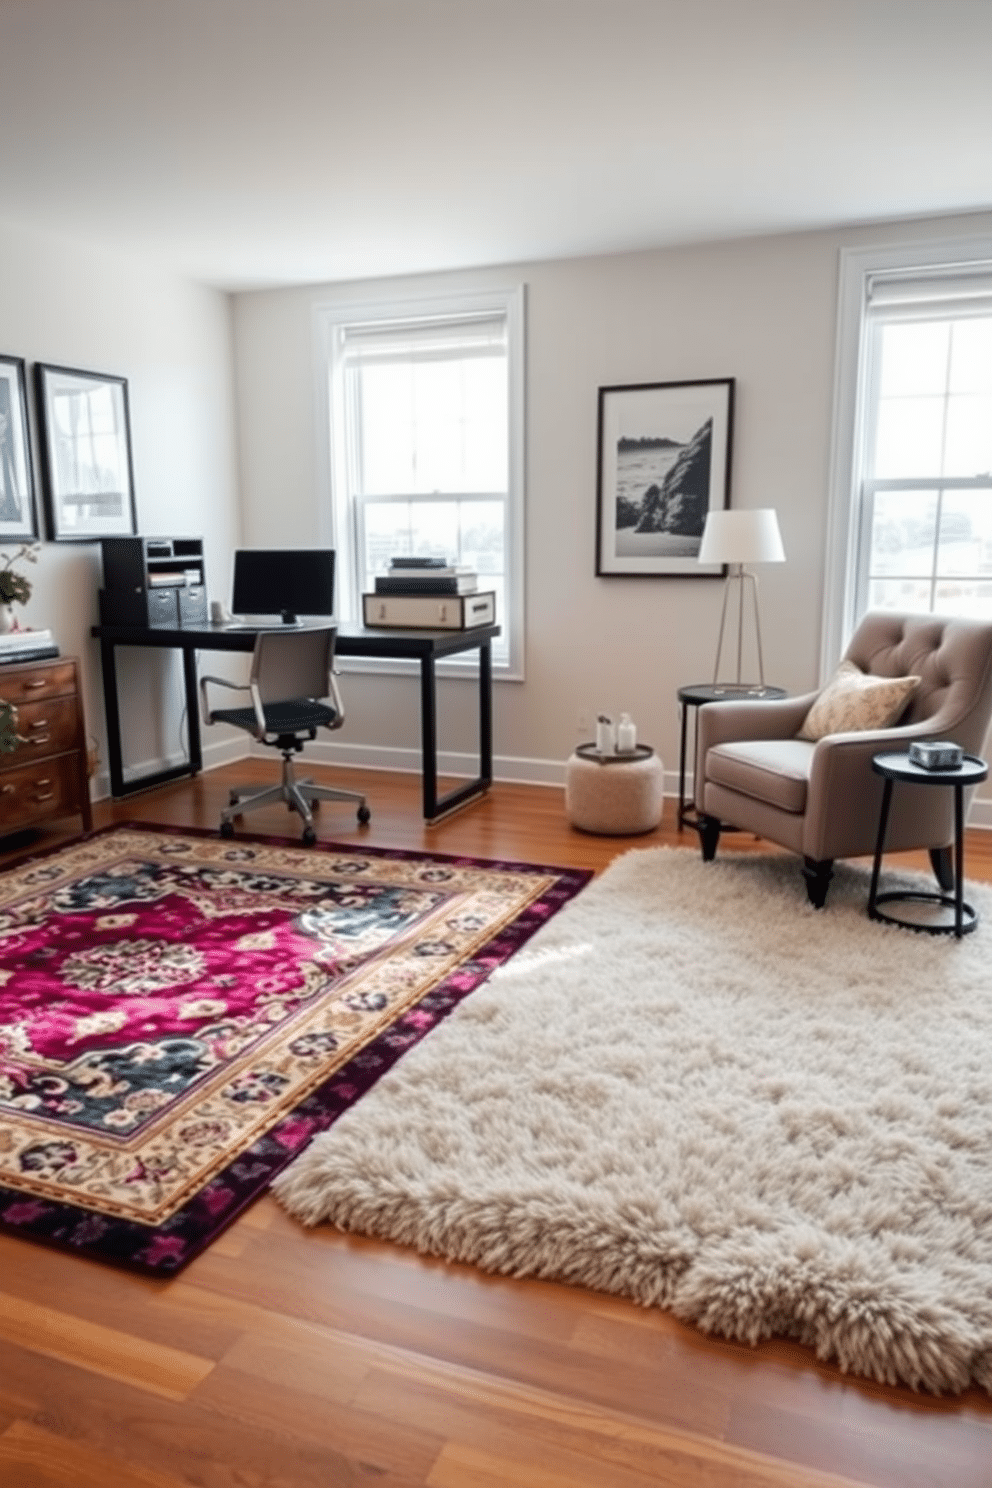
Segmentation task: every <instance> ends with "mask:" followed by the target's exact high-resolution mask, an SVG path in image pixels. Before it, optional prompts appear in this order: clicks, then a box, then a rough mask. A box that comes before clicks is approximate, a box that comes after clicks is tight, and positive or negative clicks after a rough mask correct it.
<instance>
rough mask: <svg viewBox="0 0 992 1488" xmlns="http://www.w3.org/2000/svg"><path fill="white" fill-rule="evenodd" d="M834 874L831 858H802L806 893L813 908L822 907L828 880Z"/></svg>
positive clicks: (828, 884) (828, 883)
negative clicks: (818, 859)
mask: <svg viewBox="0 0 992 1488" xmlns="http://www.w3.org/2000/svg"><path fill="white" fill-rule="evenodd" d="M833 876H834V864H833V859H832V858H823V859H822V860H820V861H817V859H816V858H803V877H804V878H805V880H806V893H807V896H808V898H809V902H810V904H812V906H813V908H814V909H822V908H823V906H824V904H825V903H826V901H827V890H828V889H829V887H830V880H831V879H832V878H833Z"/></svg>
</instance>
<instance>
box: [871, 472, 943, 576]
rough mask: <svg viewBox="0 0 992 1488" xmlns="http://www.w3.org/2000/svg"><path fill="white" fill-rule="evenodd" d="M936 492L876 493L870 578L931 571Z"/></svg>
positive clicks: (922, 573) (935, 517) (919, 573)
mask: <svg viewBox="0 0 992 1488" xmlns="http://www.w3.org/2000/svg"><path fill="white" fill-rule="evenodd" d="M936 524H937V493H936V491H879V492H878V493H877V494H876V496H875V510H874V520H873V522H872V531H871V553H870V557H869V561H868V571H869V573H870V574H872V576H876V575H877V576H882V575H885V574H901V575H904V576H906V577H913V576H915V575H921V576H922V575H928V574H930V573H931V572H932V571H933V545H934V539H935V537H936Z"/></svg>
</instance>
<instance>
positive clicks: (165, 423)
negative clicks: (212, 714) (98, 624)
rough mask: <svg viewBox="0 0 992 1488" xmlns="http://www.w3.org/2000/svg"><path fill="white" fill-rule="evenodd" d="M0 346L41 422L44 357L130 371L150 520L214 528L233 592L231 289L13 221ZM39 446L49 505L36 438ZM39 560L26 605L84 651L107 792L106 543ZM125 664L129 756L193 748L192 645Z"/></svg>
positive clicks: (3, 250) (89, 713) (157, 529)
mask: <svg viewBox="0 0 992 1488" xmlns="http://www.w3.org/2000/svg"><path fill="white" fill-rule="evenodd" d="M0 351H2V352H3V353H4V354H5V355H10V356H22V357H24V358H25V360H26V361H27V362H28V364H29V366H28V378H29V388H28V399H29V408H30V412H31V421H32V428H33V430H36V427H37V425H36V417H35V408H34V397H33V387H32V386H31V385H30V380H31V365H30V364H32V363H34V362H53V363H57V364H61V365H66V366H71V367H80V368H84V369H87V370H92V371H97V372H109V373H113V374H116V375H120V376H124V377H126V378H127V379H128V394H129V401H130V411H131V433H132V443H133V454H134V477H135V488H136V494H137V508H138V530H139V532H141V533H143V534H145V535H150V536H157V535H172V534H177V535H178V534H190V535H194V536H202V537H203V539H204V546H205V553H206V560H207V575H208V583H210V585H211V588H212V589H213V591H214V592H221V588H222V583H223V584H226V572H227V562H228V559H227V555H228V553H229V552H230V549H231V548H232V547H233V546H234V545H235V544H236V542H237V536H238V529H239V520H240V519H239V514H238V507H237V488H236V479H235V445H234V411H233V379H232V360H231V322H230V304H229V300H228V298H227V296H226V295H222V294H219V293H217V292H216V291H213V290H210V289H205V288H203V287H201V286H198V285H194V284H191V283H189V282H188V281H186V280H182V279H177V278H175V277H173V276H170V275H167V274H163V273H161V272H159V271H158V270H157V269H156V268H155V267H154V266H152V265H150V264H148V263H145V262H136V261H134V260H130V259H124V258H117V257H113V256H110V255H105V254H101V253H96V252H93V251H92V250H90V249H88V248H84V247H81V246H79V245H78V244H76V243H74V242H71V241H68V240H66V239H60V238H55V237H47V236H42V235H38V234H35V233H26V232H22V231H20V230H18V229H15V228H12V227H9V226H0ZM34 453H35V482H36V485H37V486H38V487H39V491H38V495H39V511H41V507H42V502H41V492H40V465H39V461H38V458H37V456H38V447H37V442H36V441H35V444H34ZM41 530H42V531H44V522H43V518H42V529H41ZM7 550H9V545H8V549H7ZM27 572H28V574H29V576H30V577H31V578H32V579H33V581H34V593H33V594H32V596H31V600H30V602H29V603H28V605H27V606H26V607H25V609H24V611H23V618H24V619H25V620H26V622H27V623H28V624H31V625H35V626H38V627H43V626H47V627H48V628H50V629H51V630H52V631H54V633H55V638H56V640H57V642H58V644H59V646H60V647H61V650H62V652H63V654H65V655H73V656H77V657H79V659H80V661H81V666H82V675H83V686H84V704H85V709H86V722H87V728H88V731H89V733H90V734H91V735H92V736H93V738H94V739H95V740H96V741H97V743H98V745H99V749H100V759H101V772H100V775H99V776H98V778H97V781H96V786H95V793H96V794H106V793H107V780H106V762H107V750H106V737H105V726H104V714H103V686H102V678H101V674H100V656H99V649H98V646H97V642H96V641H94V640H92V639H91V638H90V635H89V629H90V626H91V625H92V624H94V623H95V621H96V620H97V618H98V614H97V591H98V589H99V587H100V582H101V563H100V547H99V544H95V543H83V544H77V543H53V542H46V543H45V545H44V547H43V550H42V553H41V557H40V561H39V563H38V564H37V566H36V567H35V568H33V569H28V570H27ZM221 575H223V576H224V577H223V580H221V577H220V576H221ZM122 676H123V708H124V712H125V717H126V746H125V747H126V754H125V763H126V764H127V763H130V764H134V765H143V766H150V765H155V764H158V763H160V762H161V761H162V760H164V759H166V758H172V759H175V758H178V757H180V750H181V749H184V748H185V744H184V740H185V734H184V732H183V730H182V728H181V711H182V702H181V670H180V668H179V664H178V658H177V657H176V656H175V655H170V654H158V653H154V652H131V653H125V654H124V665H123V667H122Z"/></svg>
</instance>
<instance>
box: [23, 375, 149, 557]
mask: <svg viewBox="0 0 992 1488" xmlns="http://www.w3.org/2000/svg"><path fill="white" fill-rule="evenodd" d="M34 372H35V383H36V391H37V395H38V417H39V424H40V431H39V432H40V442H41V459H42V471H43V474H44V481H45V503H46V507H47V513H48V532H49V536H50V537H51V538H52V539H53V540H54V541H55V542H95V541H96V540H97V539H98V538H101V537H129V536H131V535H132V534H133V533H134V532H135V531H136V530H137V522H136V517H135V506H134V478H133V474H132V467H131V426H130V421H129V417H128V404H127V379H126V378H125V377H111V376H108V375H105V374H104V373H101V372H82V371H78V370H76V369H75V368H73V367H52V366H48V365H47V364H46V363H44V362H38V363H36V364H35V369H34Z"/></svg>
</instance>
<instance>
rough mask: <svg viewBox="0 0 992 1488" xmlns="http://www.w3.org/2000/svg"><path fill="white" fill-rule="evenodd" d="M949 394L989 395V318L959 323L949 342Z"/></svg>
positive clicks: (991, 366) (991, 378) (991, 377)
mask: <svg viewBox="0 0 992 1488" xmlns="http://www.w3.org/2000/svg"><path fill="white" fill-rule="evenodd" d="M950 390H951V392H952V393H992V318H990V319H987V320H986V319H985V318H984V317H982V318H979V317H977V316H976V317H975V318H974V319H971V320H959V321H957V322H956V323H955V326H954V335H953V337H952V340H951V379H950Z"/></svg>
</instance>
